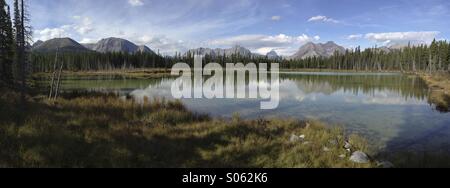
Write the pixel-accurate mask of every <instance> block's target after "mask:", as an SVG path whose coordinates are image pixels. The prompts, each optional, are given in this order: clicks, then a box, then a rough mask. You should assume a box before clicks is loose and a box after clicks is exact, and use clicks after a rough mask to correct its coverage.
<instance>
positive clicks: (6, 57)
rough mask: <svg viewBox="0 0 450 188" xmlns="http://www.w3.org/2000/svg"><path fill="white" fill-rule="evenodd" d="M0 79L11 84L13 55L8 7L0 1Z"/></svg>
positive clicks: (2, 0)
mask: <svg viewBox="0 0 450 188" xmlns="http://www.w3.org/2000/svg"><path fill="white" fill-rule="evenodd" d="M0 8H1V9H0V73H1V75H0V79H1V80H2V81H3V82H4V83H6V84H8V85H11V84H12V82H13V81H12V80H13V79H12V62H13V56H14V55H13V54H14V51H13V50H14V45H13V43H14V39H13V32H12V24H11V17H10V11H9V6H8V5H7V4H6V2H5V0H0Z"/></svg>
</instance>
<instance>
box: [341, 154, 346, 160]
mask: <svg viewBox="0 0 450 188" xmlns="http://www.w3.org/2000/svg"><path fill="white" fill-rule="evenodd" d="M345 157H347V155H345V154H342V155H339V158H341V159H344V158H345Z"/></svg>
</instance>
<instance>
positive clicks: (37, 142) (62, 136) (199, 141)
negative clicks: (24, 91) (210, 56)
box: [0, 92, 375, 168]
mask: <svg viewBox="0 0 450 188" xmlns="http://www.w3.org/2000/svg"><path fill="white" fill-rule="evenodd" d="M18 101H19V98H18V96H17V94H15V93H12V92H2V94H1V98H0V114H1V116H0V120H1V121H0V147H1V148H2V150H0V166H1V167H165V168H166V167H241V168H247V167H248V168H256V167H278V168H279V167H287V168H298V167H300V168H311V167H314V168H328V167H349V168H361V167H375V164H374V163H369V164H362V165H361V164H355V163H352V162H350V161H349V160H348V158H349V153H346V151H345V150H343V149H342V146H343V144H344V143H343V142H344V139H345V137H344V135H343V132H342V131H341V130H340V129H328V128H324V126H323V125H322V124H321V123H319V122H315V121H310V122H306V121H298V120H280V119H269V120H264V119H260V120H241V119H240V118H239V117H238V116H235V117H234V118H233V119H231V120H222V119H212V118H210V117H208V116H205V115H201V114H195V113H192V112H190V111H188V110H187V109H186V108H185V107H184V106H183V105H182V104H181V103H180V102H178V101H165V100H152V101H150V100H147V101H146V102H145V103H144V104H137V103H135V102H133V101H132V100H120V99H118V98H117V97H115V96H112V95H111V96H110V95H93V96H78V97H77V96H71V97H68V98H61V99H58V100H56V101H47V100H45V99H42V98H41V99H39V97H35V98H28V99H27V101H28V102H27V105H26V106H27V107H26V108H19V107H18V106H20V103H19V102H18ZM292 134H296V135H302V134H304V135H305V136H306V138H305V141H304V142H295V143H293V142H291V141H290V137H291V135H292ZM350 141H351V142H352V144H353V145H354V147H355V149H358V150H363V151H366V150H368V148H367V146H368V144H367V143H366V142H365V141H364V139H362V138H360V137H358V136H351V137H350ZM325 147H327V150H329V151H324V148H325ZM342 154H345V155H346V157H345V158H340V157H339V155H342Z"/></svg>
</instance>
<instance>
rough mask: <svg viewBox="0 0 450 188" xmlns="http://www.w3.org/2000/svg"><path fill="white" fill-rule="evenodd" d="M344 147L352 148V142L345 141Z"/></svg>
mask: <svg viewBox="0 0 450 188" xmlns="http://www.w3.org/2000/svg"><path fill="white" fill-rule="evenodd" d="M344 149H352V145H351V144H350V142H348V141H345V144H344Z"/></svg>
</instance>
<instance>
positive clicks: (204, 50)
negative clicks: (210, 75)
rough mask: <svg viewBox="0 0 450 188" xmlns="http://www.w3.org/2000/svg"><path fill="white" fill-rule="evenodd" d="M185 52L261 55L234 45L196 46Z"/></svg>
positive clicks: (212, 55)
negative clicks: (226, 46) (229, 46)
mask: <svg viewBox="0 0 450 188" xmlns="http://www.w3.org/2000/svg"><path fill="white" fill-rule="evenodd" d="M187 54H191V55H209V56H211V57H217V56H226V57H230V56H232V55H240V56H242V57H255V56H261V55H259V54H254V53H252V52H251V51H250V50H249V49H247V48H244V47H242V46H239V45H236V46H233V47H232V48H228V49H221V48H216V49H211V48H197V49H191V50H189V51H187V52H186V55H187Z"/></svg>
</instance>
